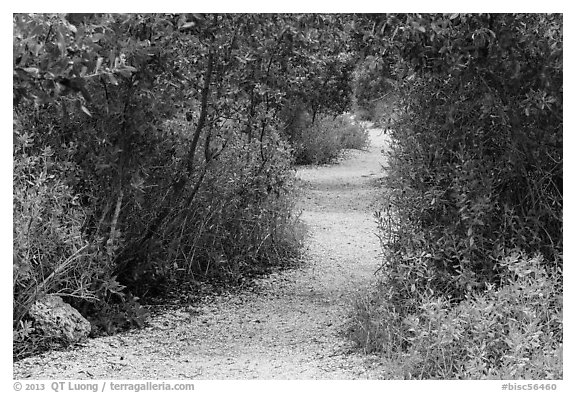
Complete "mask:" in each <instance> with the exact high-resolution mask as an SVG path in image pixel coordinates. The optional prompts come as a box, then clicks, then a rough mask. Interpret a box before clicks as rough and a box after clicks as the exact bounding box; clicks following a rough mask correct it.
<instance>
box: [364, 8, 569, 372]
mask: <svg viewBox="0 0 576 393" xmlns="http://www.w3.org/2000/svg"><path fill="white" fill-rule="evenodd" d="M390 26H392V29H390ZM384 30H387V31H404V33H403V34H400V35H396V34H393V35H392V37H383V38H385V39H384V40H383V41H384V42H387V43H388V44H391V45H392V46H389V47H388V48H395V49H398V50H397V52H396V56H397V57H396V60H397V65H396V68H397V72H396V73H397V74H398V75H401V74H403V75H404V76H407V77H405V78H403V79H402V80H399V81H398V90H397V94H398V97H399V99H398V102H397V108H396V110H395V117H396V120H395V121H394V123H393V125H392V130H391V137H392V141H393V142H392V148H391V152H390V157H389V160H388V164H389V167H388V170H387V178H386V180H385V182H384V185H385V190H383V193H385V194H386V197H385V201H386V202H387V203H386V205H387V209H385V210H384V211H383V212H380V213H378V215H377V220H378V223H379V234H380V236H381V238H382V246H383V249H384V262H383V265H382V267H381V273H382V283H381V284H379V286H378V288H377V290H376V291H375V294H374V295H373V296H372V297H370V298H368V300H364V301H359V304H358V307H357V308H358V310H360V311H358V312H357V313H356V315H357V317H356V321H357V322H356V323H355V325H356V326H355V327H354V333H353V335H354V337H355V339H356V340H357V341H358V342H359V343H363V345H365V347H366V349H367V350H382V351H384V352H386V353H387V354H388V356H392V355H391V354H394V353H399V354H403V357H399V358H397V359H395V360H396V363H397V364H399V363H401V364H403V366H402V367H401V368H402V370H403V371H402V373H401V375H403V376H405V377H409V378H494V377H496V378H508V377H510V378H532V377H541V378H555V377H558V376H559V375H561V364H560V363H561V360H558V359H556V358H555V356H557V355H558V354H559V353H560V352H561V350H562V338H561V333H562V322H561V315H562V314H561V296H562V295H561V294H562V288H561V282H562V270H561V266H562V258H563V253H562V203H563V201H562V168H561V166H562V165H561V163H562V111H563V107H562V83H561V80H562V62H561V55H562V29H561V16H559V15H535V14H531V15H509V14H506V15H504V14H498V15H490V14H487V15H459V14H454V15H451V16H448V15H436V14H435V15H401V16H398V17H396V16H391V17H389V18H388V20H387V21H385V22H384V25H383V26H382V31H384ZM395 40H396V41H395ZM518 249H521V250H523V251H524V252H525V253H526V254H520V253H518V252H517V251H515V250H518ZM527 255H532V257H528V256H527ZM523 287H524V288H525V289H520V288H523ZM548 310H552V312H549V311H548ZM526 315H529V316H530V317H526ZM376 336H378V337H376ZM529 337H532V338H533V339H534V341H535V342H536V345H538V346H540V347H541V349H542V351H541V352H540V354H538V353H537V352H538V351H536V350H534V349H533V348H529V347H527V346H525V345H524V344H521V343H528V342H530V339H529ZM398 369H399V368H396V370H398Z"/></svg>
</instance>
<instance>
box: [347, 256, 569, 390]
mask: <svg viewBox="0 0 576 393" xmlns="http://www.w3.org/2000/svg"><path fill="white" fill-rule="evenodd" d="M403 266H404V269H398V268H396V269H394V270H395V271H394V272H393V273H391V274H389V275H386V277H385V278H384V279H383V282H381V283H380V285H378V288H377V289H376V290H375V292H374V293H373V294H371V295H369V296H365V297H364V298H358V299H357V300H356V310H355V313H354V315H353V318H352V323H351V328H350V334H351V337H352V338H353V339H354V340H355V341H356V342H357V343H358V344H359V345H362V347H363V348H364V349H365V350H366V351H369V352H372V351H379V352H382V354H383V356H384V357H385V358H386V359H387V360H388V361H389V362H390V365H391V371H390V373H389V375H388V377H390V378H409V379H412V378H415V379H436V378H439V379H487V378H488V379H494V378H495V379H562V326H563V322H562V280H561V272H559V271H548V270H546V268H545V267H544V264H543V259H542V257H541V256H534V257H528V256H527V255H526V254H524V253H521V252H513V253H512V254H510V255H508V256H506V257H504V258H502V259H500V260H499V261H498V267H499V268H500V269H499V270H500V271H502V272H503V274H502V275H501V276H500V278H499V279H500V285H499V286H495V285H488V287H487V289H486V290H484V291H476V292H474V293H472V294H470V296H469V297H468V298H467V299H466V300H464V301H462V302H460V303H455V302H454V301H453V299H450V298H448V297H446V296H445V295H444V294H442V293H436V292H434V291H433V290H432V289H431V288H430V287H428V288H427V290H425V291H422V290H421V288H420V289H419V290H417V289H416V287H415V286H414V285H412V284H410V283H411V282H413V281H412V280H413V279H414V278H416V277H418V276H419V275H418V274H413V275H412V276H408V277H406V280H404V281H403V282H401V281H398V280H397V279H396V274H397V273H399V271H404V272H405V271H406V270H409V269H413V264H412V263H409V262H407V263H405V264H403Z"/></svg>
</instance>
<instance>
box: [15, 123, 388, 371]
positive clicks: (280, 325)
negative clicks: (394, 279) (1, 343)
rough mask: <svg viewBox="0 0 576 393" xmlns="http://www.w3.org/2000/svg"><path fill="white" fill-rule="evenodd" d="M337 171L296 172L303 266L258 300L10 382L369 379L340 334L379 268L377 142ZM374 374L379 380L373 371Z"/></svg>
mask: <svg viewBox="0 0 576 393" xmlns="http://www.w3.org/2000/svg"><path fill="white" fill-rule="evenodd" d="M370 138H371V146H370V148H369V149H368V150H367V151H357V150H351V151H348V152H347V153H346V156H345V158H344V159H343V160H342V161H341V162H340V163H339V164H337V165H329V166H321V167H304V168H300V169H299V170H298V178H299V179H300V180H299V183H301V187H302V195H301V197H300V199H299V208H301V209H302V211H303V213H302V220H303V221H304V222H305V223H306V225H307V227H308V229H309V239H308V240H307V249H306V252H305V255H306V258H307V263H306V264H305V265H304V267H303V268H300V269H297V270H290V271H283V272H280V273H275V274H272V275H271V276H269V277H267V278H265V279H262V280H260V281H259V283H258V286H259V287H260V288H259V291H257V293H252V292H245V293H241V294H235V295H229V296H221V297H218V298H217V299H216V300H215V301H214V302H213V303H211V304H206V305H204V306H202V307H201V308H200V313H199V314H198V315H195V316H191V315H190V313H189V312H186V311H185V310H175V311H169V312H167V313H164V314H162V315H158V316H155V317H153V318H152V319H151V323H150V326H149V327H146V328H145V329H142V330H133V331H129V332H125V333H121V334H118V335H115V336H111V337H100V338H96V339H92V340H89V341H88V342H87V343H86V344H84V345H83V347H81V348H78V349H74V350H69V351H51V352H47V353H44V354H42V355H39V356H34V357H30V358H27V359H24V360H22V361H19V362H16V363H14V372H13V376H14V378H15V379H26V378H31V379H146V380H149V379H367V378H368V379H371V378H377V375H379V374H380V373H379V372H378V371H379V368H380V367H381V366H380V365H379V362H378V361H377V360H376V359H372V358H370V357H367V356H364V355H362V354H360V353H358V352H357V351H355V350H353V348H352V344H351V343H350V342H349V341H348V340H346V339H345V338H344V337H343V335H342V334H341V331H342V329H343V325H344V323H345V321H346V318H347V313H348V312H349V310H350V301H351V299H353V297H354V295H355V294H356V293H358V292H359V291H362V290H363V289H364V288H366V287H367V286H369V285H370V283H371V282H372V280H373V279H374V274H373V273H374V271H375V270H376V268H377V266H378V263H379V261H378V254H379V243H378V239H377V238H376V236H375V230H376V224H375V222H374V219H373V215H372V214H373V212H374V210H375V209H376V206H377V205H376V203H377V200H378V191H377V189H376V188H375V186H374V181H375V180H376V179H377V178H378V177H380V176H381V173H382V171H381V164H382V161H383V155H382V153H381V150H382V149H383V148H384V147H385V146H386V138H385V136H384V135H383V134H382V132H381V131H380V130H377V129H371V130H370ZM380 371H381V370H380Z"/></svg>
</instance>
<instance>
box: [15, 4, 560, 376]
mask: <svg viewBox="0 0 576 393" xmlns="http://www.w3.org/2000/svg"><path fill="white" fill-rule="evenodd" d="M13 27H14V37H13V38H14V46H13V49H14V57H13V68H14V74H13V82H14V89H13V101H14V110H13V118H14V123H13V124H14V129H13V135H14V139H13V140H14V143H13V151H14V168H13V179H14V199H13V204H14V241H13V246H14V316H13V324H14V342H15V351H16V353H17V355H21V354H22V353H23V352H22V351H24V350H25V348H27V347H30V345H29V344H30V342H31V340H32V341H34V340H41V339H42V337H41V334H40V333H41V332H36V331H35V328H34V326H33V325H32V324H31V322H30V321H29V319H28V316H27V312H28V310H29V308H30V306H31V305H32V304H33V303H34V302H35V301H36V300H37V299H38V298H39V297H41V296H42V295H43V294H46V293H56V294H59V295H61V296H62V297H63V298H64V299H65V300H66V301H67V302H69V303H71V304H72V305H73V306H75V307H76V308H77V309H79V310H80V311H81V312H82V313H83V314H84V315H85V316H87V317H88V318H89V319H90V320H91V322H92V326H93V328H94V333H95V334H100V333H112V332H114V331H116V330H118V329H123V328H126V327H130V326H141V325H142V323H143V321H144V316H145V313H146V312H145V310H144V308H143V307H142V306H141V305H140V304H139V298H142V297H146V298H147V299H153V298H154V297H160V298H165V297H166V296H167V295H169V294H170V293H171V292H175V293H177V294H181V295H182V296H185V297H186V298H187V299H188V296H190V295H191V296H194V294H197V293H199V291H200V288H201V287H202V286H203V285H204V284H205V283H206V282H207V281H210V282H212V283H214V282H219V283H221V284H222V283H224V285H237V284H241V283H242V282H244V281H245V280H246V278H247V277H249V276H250V275H253V274H259V273H262V272H265V271H267V270H268V269H269V268H270V267H272V266H278V265H284V264H286V262H287V261H290V260H292V259H294V257H296V256H298V253H299V250H300V243H301V240H302V231H301V229H300V226H299V224H298V220H297V216H296V213H295V212H294V209H293V204H294V203H293V195H292V188H293V187H292V186H293V180H294V175H293V164H294V163H327V162H331V161H333V160H334V159H335V158H336V157H338V154H339V152H340V151H341V150H342V149H344V148H363V147H365V146H366V143H367V134H366V130H365V129H364V128H363V127H362V126H361V125H360V124H359V123H357V122H355V121H354V120H352V117H350V116H349V115H347V114H344V113H346V112H347V111H354V112H355V116H353V117H354V118H359V119H369V120H372V121H374V122H375V123H376V124H377V125H378V126H381V127H383V128H386V129H388V130H389V132H390V136H391V140H392V142H391V146H390V151H389V152H386V154H387V156H388V157H389V158H388V168H387V177H386V179H385V182H384V186H385V187H383V188H382V195H383V198H382V200H383V203H384V205H385V206H386V208H385V209H384V210H383V211H381V212H378V213H377V214H376V219H377V222H378V225H379V229H378V231H379V235H380V237H381V240H382V247H383V251H384V253H383V255H384V260H383V264H382V267H381V269H380V282H379V284H378V285H377V287H376V288H374V291H373V293H370V294H367V295H366V296H365V297H364V298H361V299H358V302H357V307H356V310H355V313H354V316H353V318H352V323H351V326H350V333H351V335H352V337H353V338H354V339H355V340H356V341H357V342H358V343H360V344H361V345H363V346H364V348H365V349H366V350H367V351H379V352H381V353H382V354H383V355H384V356H385V357H386V358H387V359H388V360H390V362H391V363H390V377H394V378H532V379H543V378H562V365H561V354H562V331H563V321H562V263H563V251H562V250H563V244H562V209H563V199H562V194H563V189H562V179H563V172H562V163H563V156H562V140H563V135H562V131H563V120H562V117H563V85H562V82H563V81H562V78H563V63H562V56H563V32H562V16H561V15H543V14H473V15H470V14H452V15H450V14H426V15H419V14H415V15H412V14H396V15H375V14H371V15H335V14H331V15H296V14H291V15H284V14H269V15H264V14H247V15H245V14H224V15H217V14H66V15H60V14H42V15H40V14H32V15H28V14H26V15H24V14H15V15H14V16H13ZM34 345H36V346H37V345H40V344H39V343H38V342H34ZM23 348H24V349H23Z"/></svg>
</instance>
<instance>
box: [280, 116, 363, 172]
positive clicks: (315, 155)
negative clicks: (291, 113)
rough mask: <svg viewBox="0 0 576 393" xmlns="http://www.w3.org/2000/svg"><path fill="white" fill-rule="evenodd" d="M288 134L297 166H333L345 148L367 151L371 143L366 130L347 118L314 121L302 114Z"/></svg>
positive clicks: (326, 117)
mask: <svg viewBox="0 0 576 393" xmlns="http://www.w3.org/2000/svg"><path fill="white" fill-rule="evenodd" d="M288 135H289V141H290V144H291V146H292V148H293V149H294V153H293V154H294V157H295V161H296V163H297V164H327V163H331V162H333V161H334V160H335V159H337V158H338V157H339V156H340V154H341V152H342V150H343V149H364V148H366V147H367V145H368V143H369V141H368V131H367V129H366V128H365V127H364V126H362V125H361V124H360V123H358V122H356V121H354V120H352V119H351V118H350V117H349V116H348V115H339V116H336V117H334V116H329V115H328V116H320V117H318V118H317V119H316V121H314V122H312V121H311V120H310V117H309V116H308V115H307V114H306V112H302V113H301V114H300V117H299V120H298V121H297V122H295V123H293V125H292V127H291V128H290V129H289V131H288Z"/></svg>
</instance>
